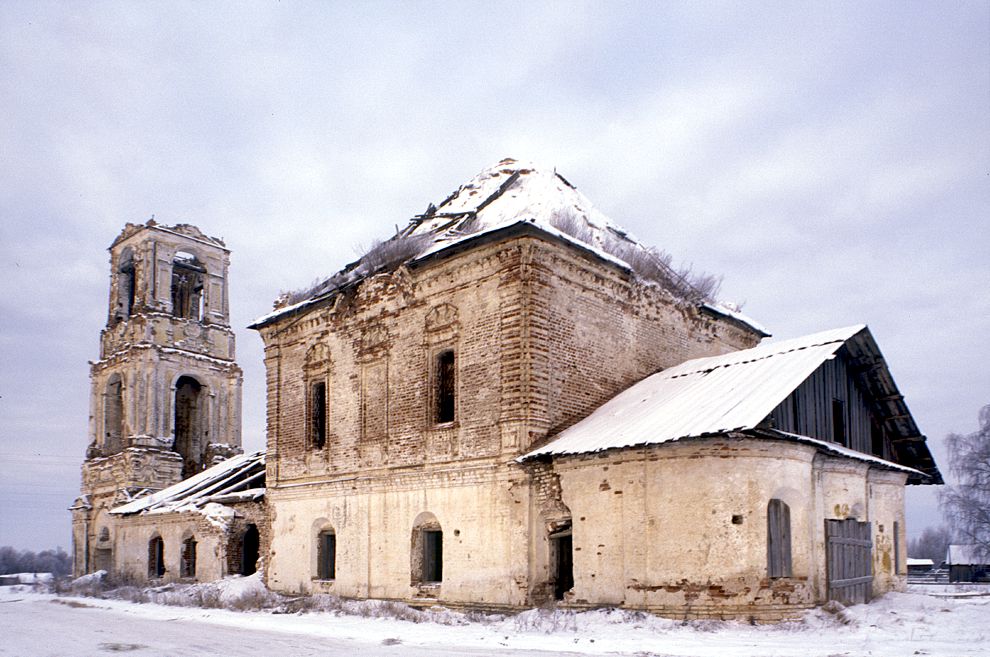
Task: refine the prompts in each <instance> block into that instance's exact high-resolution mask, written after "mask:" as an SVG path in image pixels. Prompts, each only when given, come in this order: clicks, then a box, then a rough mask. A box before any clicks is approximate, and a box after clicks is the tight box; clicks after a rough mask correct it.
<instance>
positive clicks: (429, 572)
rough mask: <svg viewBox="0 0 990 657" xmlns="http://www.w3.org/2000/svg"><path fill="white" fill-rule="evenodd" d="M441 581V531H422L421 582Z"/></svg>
mask: <svg viewBox="0 0 990 657" xmlns="http://www.w3.org/2000/svg"><path fill="white" fill-rule="evenodd" d="M442 581H443V531H441V530H439V529H424V530H423V582H424V583H427V584H429V583H432V582H442Z"/></svg>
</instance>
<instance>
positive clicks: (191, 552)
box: [181, 536, 196, 577]
mask: <svg viewBox="0 0 990 657" xmlns="http://www.w3.org/2000/svg"><path fill="white" fill-rule="evenodd" d="M181 576H182V577H195V576H196V539H195V538H194V537H192V536H190V537H189V538H187V539H186V540H184V541H182V574H181Z"/></svg>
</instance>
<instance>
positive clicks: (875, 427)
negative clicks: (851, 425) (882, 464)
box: [870, 422, 887, 458]
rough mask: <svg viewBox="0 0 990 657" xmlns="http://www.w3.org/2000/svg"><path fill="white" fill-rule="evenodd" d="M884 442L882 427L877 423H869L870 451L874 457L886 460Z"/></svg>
mask: <svg viewBox="0 0 990 657" xmlns="http://www.w3.org/2000/svg"><path fill="white" fill-rule="evenodd" d="M884 442H885V441H884V434H883V426H882V425H881V424H880V423H879V422H871V423H870V443H871V449H872V451H873V454H874V455H875V456H879V457H881V458H887V455H886V450H885V449H884Z"/></svg>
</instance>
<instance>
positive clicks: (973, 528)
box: [940, 405, 990, 559]
mask: <svg viewBox="0 0 990 657" xmlns="http://www.w3.org/2000/svg"><path fill="white" fill-rule="evenodd" d="M945 441H946V445H947V446H948V448H949V469H950V471H951V472H952V474H953V475H954V476H955V478H956V482H957V483H956V485H954V486H947V487H946V488H945V490H944V491H943V492H942V494H941V496H940V503H941V505H942V509H943V511H944V512H945V514H946V516H947V517H948V518H950V519H951V521H952V525H953V529H954V531H955V534H956V536H957V537H958V539H959V540H960V541H961V542H964V543H968V544H971V545H974V546H975V550H976V552H977V554H978V555H979V556H981V557H983V558H984V559H990V405H987V406H984V407H983V408H982V409H981V410H980V428H979V429H978V430H977V431H975V432H973V433H970V434H965V435H963V434H950V435H949V436H948V437H947V438H946V439H945Z"/></svg>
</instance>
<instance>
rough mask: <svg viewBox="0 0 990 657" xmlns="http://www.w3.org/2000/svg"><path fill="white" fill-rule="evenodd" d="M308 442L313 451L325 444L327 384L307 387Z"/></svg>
mask: <svg viewBox="0 0 990 657" xmlns="http://www.w3.org/2000/svg"><path fill="white" fill-rule="evenodd" d="M309 441H310V443H309V444H310V445H311V446H312V447H313V449H323V446H324V445H326V442H327V382H326V381H313V382H312V383H310V385H309Z"/></svg>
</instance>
